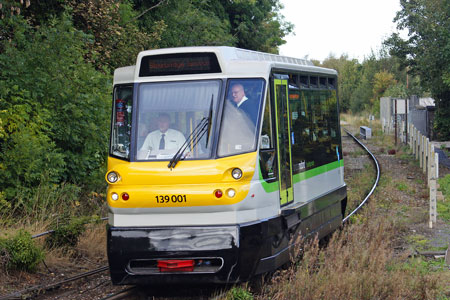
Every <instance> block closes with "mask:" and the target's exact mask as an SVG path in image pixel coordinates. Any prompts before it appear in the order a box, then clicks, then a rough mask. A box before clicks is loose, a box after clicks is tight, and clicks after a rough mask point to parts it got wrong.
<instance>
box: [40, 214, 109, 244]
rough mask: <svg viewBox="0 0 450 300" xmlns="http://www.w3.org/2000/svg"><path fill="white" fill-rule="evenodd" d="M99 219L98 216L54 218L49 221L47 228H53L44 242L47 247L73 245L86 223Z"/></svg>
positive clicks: (83, 230) (84, 228)
mask: <svg viewBox="0 0 450 300" xmlns="http://www.w3.org/2000/svg"><path fill="white" fill-rule="evenodd" d="M99 221H101V220H100V218H99V217H97V216H96V217H89V216H83V217H77V218H70V217H69V216H66V217H65V218H64V217H63V218H55V219H54V220H53V222H51V223H50V226H49V230H54V232H53V233H52V234H51V235H48V236H47V238H46V239H45V242H46V244H47V246H48V247H49V248H54V247H73V246H75V245H76V244H77V243H78V240H79V238H80V236H81V235H82V234H83V233H84V232H85V230H86V224H89V223H95V222H97V223H98V222H99Z"/></svg>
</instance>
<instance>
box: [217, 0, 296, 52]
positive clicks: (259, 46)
mask: <svg viewBox="0 0 450 300" xmlns="http://www.w3.org/2000/svg"><path fill="white" fill-rule="evenodd" d="M220 3H222V5H223V7H224V9H225V12H226V13H227V15H228V19H229V21H230V24H231V27H232V29H231V33H232V34H233V36H236V37H237V45H236V46H238V47H240V48H245V49H250V50H256V51H263V52H269V53H278V47H279V46H281V45H283V44H284V43H286V41H285V40H284V39H283V38H284V37H285V36H286V35H288V34H290V33H291V32H292V30H293V28H294V26H293V25H292V24H291V23H289V22H286V21H284V17H283V16H282V15H281V14H280V9H281V8H283V6H282V5H281V4H280V2H279V0H238V1H229V0H220Z"/></svg>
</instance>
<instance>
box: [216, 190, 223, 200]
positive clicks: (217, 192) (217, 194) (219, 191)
mask: <svg viewBox="0 0 450 300" xmlns="http://www.w3.org/2000/svg"><path fill="white" fill-rule="evenodd" d="M214 196H216V198H222V196H223V193H222V191H221V190H216V191H215V192H214Z"/></svg>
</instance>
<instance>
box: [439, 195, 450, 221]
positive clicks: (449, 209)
mask: <svg viewBox="0 0 450 300" xmlns="http://www.w3.org/2000/svg"><path fill="white" fill-rule="evenodd" d="M436 208H437V213H438V216H439V218H440V219H442V220H443V221H445V222H450V201H448V200H447V201H438V202H437V206H436Z"/></svg>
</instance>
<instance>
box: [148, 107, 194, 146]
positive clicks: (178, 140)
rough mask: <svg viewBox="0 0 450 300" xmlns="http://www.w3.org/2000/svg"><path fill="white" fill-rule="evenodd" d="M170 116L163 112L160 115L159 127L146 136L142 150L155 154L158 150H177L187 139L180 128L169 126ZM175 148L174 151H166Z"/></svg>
mask: <svg viewBox="0 0 450 300" xmlns="http://www.w3.org/2000/svg"><path fill="white" fill-rule="evenodd" d="M169 125H170V116H169V115H168V114H167V113H161V114H159V117H158V129H157V130H155V131H152V132H150V133H149V134H148V135H147V137H146V138H145V141H144V144H143V145H142V147H141V149H140V151H146V152H147V155H150V154H153V155H155V154H156V153H157V152H166V153H167V152H175V151H176V150H178V149H179V148H180V147H181V146H182V145H183V143H184V142H185V141H186V139H185V137H184V135H183V134H182V133H181V132H179V131H178V130H175V129H171V128H169ZM164 150H173V151H164Z"/></svg>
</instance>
